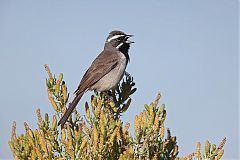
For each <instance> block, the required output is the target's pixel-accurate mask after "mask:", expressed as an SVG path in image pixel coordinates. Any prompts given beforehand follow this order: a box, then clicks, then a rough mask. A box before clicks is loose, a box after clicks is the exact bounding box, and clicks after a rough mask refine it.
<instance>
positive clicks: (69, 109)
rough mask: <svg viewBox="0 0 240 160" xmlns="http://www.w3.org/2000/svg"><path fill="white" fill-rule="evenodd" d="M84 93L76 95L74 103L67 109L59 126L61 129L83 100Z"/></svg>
mask: <svg viewBox="0 0 240 160" xmlns="http://www.w3.org/2000/svg"><path fill="white" fill-rule="evenodd" d="M83 93H84V92H81V93H79V94H78V95H76V97H75V98H74V99H73V101H72V103H70V104H69V107H68V108H67V110H66V112H65V114H64V115H63V116H62V118H61V119H60V121H59V122H58V125H60V124H61V127H62V128H63V126H64V124H65V123H66V122H67V120H68V117H69V116H70V115H71V113H72V112H73V110H74V108H75V107H76V106H77V104H78V102H79V101H80V99H81V98H82V96H83Z"/></svg>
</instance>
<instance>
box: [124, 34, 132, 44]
mask: <svg viewBox="0 0 240 160" xmlns="http://www.w3.org/2000/svg"><path fill="white" fill-rule="evenodd" d="M130 37H133V35H126V37H125V43H129V44H131V43H134V42H133V41H130V40H129V39H128V38H130Z"/></svg>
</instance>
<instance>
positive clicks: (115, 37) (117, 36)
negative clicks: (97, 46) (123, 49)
mask: <svg viewBox="0 0 240 160" xmlns="http://www.w3.org/2000/svg"><path fill="white" fill-rule="evenodd" d="M122 36H124V35H115V36H113V37H111V38H109V39H108V40H107V42H110V41H111V40H113V39H117V38H119V37H122Z"/></svg>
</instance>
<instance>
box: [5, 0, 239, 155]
mask: <svg viewBox="0 0 240 160" xmlns="http://www.w3.org/2000/svg"><path fill="white" fill-rule="evenodd" d="M115 29H118V30H123V31H125V32H126V33H129V34H134V35H135V37H133V38H132V40H134V41H135V42H136V43H135V44H134V45H133V46H132V47H131V49H130V57H131V62H130V64H129V65H128V67H127V71H128V72H129V73H131V75H132V76H133V77H134V80H135V82H136V86H137V88H138V90H137V92H136V93H135V94H134V95H133V97H132V98H133V101H132V105H131V107H130V108H129V110H128V111H127V112H126V113H125V114H124V116H123V120H124V121H125V122H126V121H129V122H131V123H132V124H133V120H134V116H135V115H136V114H138V113H140V112H141V111H142V110H143V109H144V107H143V105H144V104H145V103H147V104H148V103H150V102H151V101H153V100H154V99H155V96H156V94H157V92H158V91H161V93H162V100H161V102H162V103H165V104H166V109H167V120H166V127H169V128H170V129H171V131H172V134H173V135H176V136H177V141H178V144H179V146H180V153H179V155H180V156H183V155H186V154H189V153H191V152H194V151H195V148H196V147H195V146H196V142H198V141H200V142H201V143H202V144H204V142H205V140H206V139H208V140H210V141H211V142H214V143H217V144H218V143H219V142H220V140H221V139H222V138H223V137H224V136H226V137H227V144H226V146H225V155H224V158H225V159H237V157H238V155H239V145H238V144H239V137H238V136H239V132H238V128H239V126H238V114H239V112H238V89H239V88H238V87H239V86H238V78H239V77H238V1H236V0H201V1H193V0H192V1H191V0H181V1H177V0H173V1H163V0H159V1H157V0H149V1H98V2H97V1H96V2H93V1H89V2H87V1H85V2H83V1H74V0H73V1H63V0H61V1H56V0H51V1H46V0H41V1H31V0H25V1H17V0H16V1H11V0H9V1H7V0H1V1H0V75H1V78H0V109H1V112H0V129H1V131H0V158H2V159H8V158H12V155H11V152H10V149H9V146H8V144H7V141H8V140H9V139H10V136H11V134H10V133H11V125H12V121H14V120H15V121H16V122H17V133H18V134H20V133H24V132H25V131H24V127H23V122H25V121H26V122H28V124H29V125H30V127H31V128H36V127H37V125H36V124H37V120H36V116H35V110H36V108H38V107H39V108H41V111H42V113H45V112H48V113H50V114H51V115H53V113H54V111H53V109H52V107H51V106H50V104H49V102H48V99H47V92H46V87H45V78H46V77H47V74H46V73H45V71H44V68H43V64H45V63H47V64H49V66H50V68H51V69H52V72H53V73H55V74H59V73H60V72H63V73H64V80H65V81H66V82H67V85H68V89H69V91H70V92H71V94H70V97H71V99H72V98H73V94H72V93H73V91H74V90H75V89H76V88H77V86H78V84H79V81H80V79H81V77H82V76H83V74H84V72H85V71H86V69H87V68H88V67H89V65H90V64H91V62H92V60H93V59H94V58H95V57H96V56H97V54H99V53H100V51H101V50H102V48H103V45H104V41H105V39H106V37H107V34H108V33H109V32H110V31H111V30H115ZM90 94H91V93H90V92H89V93H87V94H86V95H85V96H84V97H83V100H82V101H81V102H80V104H79V105H78V109H79V111H80V112H81V113H83V107H82V106H83V103H84V101H86V100H89V95H90ZM131 130H132V128H131Z"/></svg>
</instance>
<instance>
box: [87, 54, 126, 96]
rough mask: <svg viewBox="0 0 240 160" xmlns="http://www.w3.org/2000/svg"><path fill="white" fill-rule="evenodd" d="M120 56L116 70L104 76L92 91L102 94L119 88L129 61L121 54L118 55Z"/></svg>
mask: <svg viewBox="0 0 240 160" xmlns="http://www.w3.org/2000/svg"><path fill="white" fill-rule="evenodd" d="M117 54H118V56H119V60H118V63H117V65H116V67H115V68H113V69H112V70H111V71H110V72H108V73H107V74H106V75H105V76H103V77H102V78H101V79H100V80H99V81H98V82H97V83H96V84H95V85H94V86H93V87H92V88H91V89H94V90H96V91H99V92H102V91H107V90H110V89H113V88H114V87H116V86H117V84H118V83H119V81H120V80H121V79H122V77H123V75H124V72H125V69H126V66H127V59H126V57H125V55H124V54H123V53H121V52H118V53H117Z"/></svg>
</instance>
